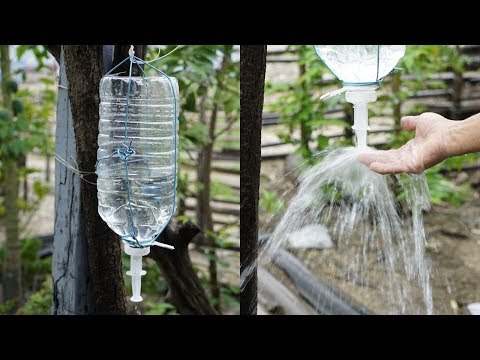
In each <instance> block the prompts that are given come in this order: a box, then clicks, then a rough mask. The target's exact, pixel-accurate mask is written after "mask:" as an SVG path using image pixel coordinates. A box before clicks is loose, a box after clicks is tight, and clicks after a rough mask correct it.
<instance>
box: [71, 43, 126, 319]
mask: <svg viewBox="0 0 480 360" xmlns="http://www.w3.org/2000/svg"><path fill="white" fill-rule="evenodd" d="M64 52H65V67H66V73H67V79H68V84H69V85H68V86H69V91H68V96H69V100H70V105H71V110H72V116H73V126H74V131H75V140H76V147H77V163H78V166H79V168H80V169H81V170H83V171H95V162H96V159H97V149H98V145H97V137H98V122H99V113H98V109H99V104H100V96H99V87H98V86H99V82H100V79H101V78H102V75H103V47H102V46H101V45H82V46H79V45H66V46H65V47H64ZM81 197H82V199H81V200H82V206H83V208H82V211H83V213H84V214H83V215H84V220H85V235H86V238H87V243H88V262H89V271H90V278H91V279H92V285H93V296H94V299H95V308H96V313H98V314H125V312H126V307H125V292H124V283H123V274H122V260H121V253H122V249H121V243H120V241H119V238H118V236H117V235H116V234H115V233H114V232H113V231H111V230H110V229H109V227H108V226H107V224H106V223H105V222H104V221H103V220H102V219H101V218H100V216H99V215H98V210H97V208H98V199H97V188H96V186H94V185H91V184H89V183H87V182H85V181H82V182H81Z"/></svg>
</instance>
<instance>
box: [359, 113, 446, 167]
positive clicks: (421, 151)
mask: <svg viewBox="0 0 480 360" xmlns="http://www.w3.org/2000/svg"><path fill="white" fill-rule="evenodd" d="M453 123H455V121H453V120H448V119H446V118H444V117H443V116H441V115H438V114H435V113H431V112H427V113H423V114H421V115H419V116H405V117H403V118H402V120H401V126H402V128H403V129H404V130H408V131H413V130H415V137H414V138H413V139H412V140H410V141H408V142H407V143H406V144H405V145H403V146H402V147H400V148H398V149H392V150H376V151H373V152H368V153H364V154H361V155H359V156H358V160H359V161H361V162H362V163H364V164H365V165H367V166H368V167H369V168H370V169H371V170H373V171H375V172H378V173H380V174H396V173H401V172H407V173H415V174H418V173H421V172H422V171H424V170H425V169H428V168H429V167H431V166H433V165H436V164H438V163H439V162H441V161H442V160H444V159H445V158H447V157H448V153H447V150H446V147H445V134H446V130H447V129H448V128H449V127H450V126H452V125H453Z"/></svg>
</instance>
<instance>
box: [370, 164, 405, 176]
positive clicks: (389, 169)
mask: <svg viewBox="0 0 480 360" xmlns="http://www.w3.org/2000/svg"><path fill="white" fill-rule="evenodd" d="M369 168H370V170H372V171H375V172H377V173H379V174H398V173H401V172H405V171H406V169H405V168H404V166H403V165H402V164H398V163H381V162H373V163H371V164H370V166H369Z"/></svg>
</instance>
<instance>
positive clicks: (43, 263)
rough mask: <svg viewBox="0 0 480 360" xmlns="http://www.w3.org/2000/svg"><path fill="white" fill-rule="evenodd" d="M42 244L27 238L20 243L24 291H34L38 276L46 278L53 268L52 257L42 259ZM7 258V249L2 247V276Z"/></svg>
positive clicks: (0, 267)
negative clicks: (35, 280) (39, 253)
mask: <svg viewBox="0 0 480 360" xmlns="http://www.w3.org/2000/svg"><path fill="white" fill-rule="evenodd" d="M41 246H42V242H41V241H40V240H38V239H36V238H26V239H22V240H21V241H20V262H21V268H22V271H21V273H22V285H23V288H24V289H27V290H34V289H33V288H32V286H33V283H34V279H35V277H36V276H40V277H45V276H47V275H48V274H50V271H51V268H52V259H51V258H50V257H48V258H45V259H40V258H39V257H38V252H39V251H40V249H41ZM4 256H5V247H4V246H1V247H0V276H1V274H2V272H3V264H4Z"/></svg>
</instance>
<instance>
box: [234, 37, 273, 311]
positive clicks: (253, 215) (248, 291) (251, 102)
mask: <svg viewBox="0 0 480 360" xmlns="http://www.w3.org/2000/svg"><path fill="white" fill-rule="evenodd" d="M266 55H267V46H266V45H242V46H241V47H240V98H241V99H242V100H241V102H240V168H241V173H240V182H241V183H242V186H241V190H240V196H241V204H242V211H241V213H240V234H241V235H240V241H241V243H240V244H241V245H240V246H241V248H240V249H241V253H240V265H241V273H242V275H243V274H244V270H245V269H246V268H247V267H249V265H250V266H252V265H253V266H254V270H253V271H252V272H251V273H249V276H248V277H246V278H245V279H243V282H242V291H241V297H240V313H241V314H252V315H254V314H256V313H257V273H256V266H255V265H254V264H255V262H256V261H257V247H258V195H259V194H258V192H259V185H260V164H261V133H262V111H263V95H264V85H265V68H266Z"/></svg>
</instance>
